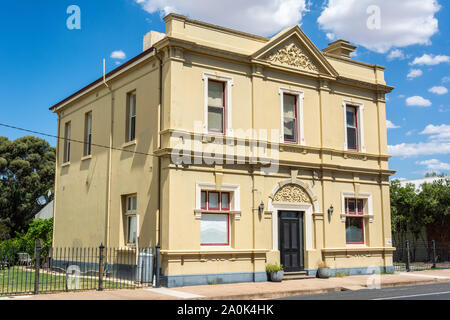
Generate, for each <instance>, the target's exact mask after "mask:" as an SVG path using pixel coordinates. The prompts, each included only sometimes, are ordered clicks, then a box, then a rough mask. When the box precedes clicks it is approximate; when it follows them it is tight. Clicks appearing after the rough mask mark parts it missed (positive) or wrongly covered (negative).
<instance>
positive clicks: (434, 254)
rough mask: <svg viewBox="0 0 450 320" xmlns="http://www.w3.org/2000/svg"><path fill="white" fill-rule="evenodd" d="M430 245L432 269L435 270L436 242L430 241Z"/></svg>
mask: <svg viewBox="0 0 450 320" xmlns="http://www.w3.org/2000/svg"><path fill="white" fill-rule="evenodd" d="M431 244H432V246H433V266H432V267H431V268H432V269H436V241H434V240H431Z"/></svg>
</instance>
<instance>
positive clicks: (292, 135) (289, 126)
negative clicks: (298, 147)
mask: <svg viewBox="0 0 450 320" xmlns="http://www.w3.org/2000/svg"><path fill="white" fill-rule="evenodd" d="M284 140H286V141H293V142H295V141H296V140H297V122H296V120H295V119H286V118H285V119H284Z"/></svg>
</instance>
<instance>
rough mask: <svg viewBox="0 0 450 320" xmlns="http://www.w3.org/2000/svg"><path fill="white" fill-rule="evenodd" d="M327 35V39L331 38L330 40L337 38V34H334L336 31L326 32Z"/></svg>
mask: <svg viewBox="0 0 450 320" xmlns="http://www.w3.org/2000/svg"><path fill="white" fill-rule="evenodd" d="M326 36H327V39H328V40H330V41H334V40H336V36H335V35H334V33H330V32H329V33H327V34H326Z"/></svg>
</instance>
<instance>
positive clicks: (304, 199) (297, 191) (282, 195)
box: [273, 184, 311, 203]
mask: <svg viewBox="0 0 450 320" xmlns="http://www.w3.org/2000/svg"><path fill="white" fill-rule="evenodd" d="M273 201H274V202H287V203H311V199H310V198H309V196H308V194H307V193H306V191H305V190H303V188H302V187H300V186H298V185H296V184H288V185H285V186H284V187H283V188H281V189H280V190H279V191H278V192H277V193H276V194H275V196H274V198H273Z"/></svg>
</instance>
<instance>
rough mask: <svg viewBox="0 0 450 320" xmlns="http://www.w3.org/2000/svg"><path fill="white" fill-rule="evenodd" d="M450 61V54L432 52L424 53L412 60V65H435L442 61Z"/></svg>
mask: <svg viewBox="0 0 450 320" xmlns="http://www.w3.org/2000/svg"><path fill="white" fill-rule="evenodd" d="M448 62H450V57H449V56H444V55H437V56H435V55H432V54H424V55H423V56H421V57H417V58H415V59H414V61H413V62H411V65H419V66H423V65H426V66H435V65H438V64H440V63H448Z"/></svg>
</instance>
